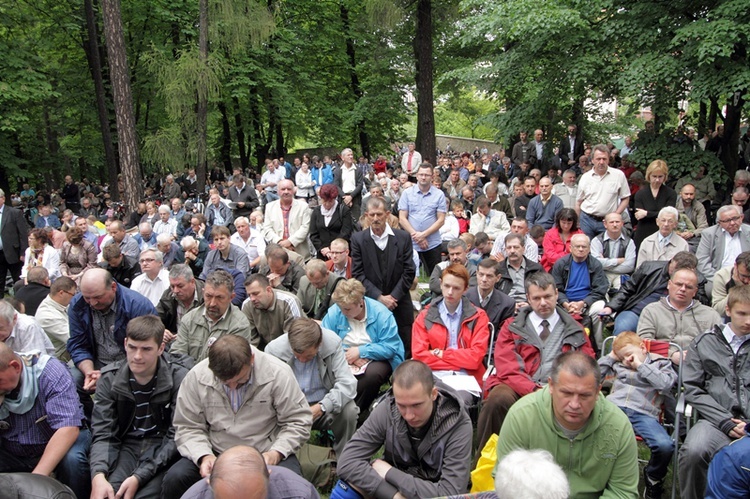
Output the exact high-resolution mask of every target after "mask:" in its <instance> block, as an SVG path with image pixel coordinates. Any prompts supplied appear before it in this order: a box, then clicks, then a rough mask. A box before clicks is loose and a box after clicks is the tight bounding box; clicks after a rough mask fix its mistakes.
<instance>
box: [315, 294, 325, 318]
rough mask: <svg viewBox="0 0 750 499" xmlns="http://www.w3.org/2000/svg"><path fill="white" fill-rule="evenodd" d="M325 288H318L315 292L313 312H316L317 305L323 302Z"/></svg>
mask: <svg viewBox="0 0 750 499" xmlns="http://www.w3.org/2000/svg"><path fill="white" fill-rule="evenodd" d="M325 291H326V290H325V288H323V289H319V290H317V291H316V292H315V303H314V304H313V313H317V311H318V307H320V305H321V304H322V303H323V300H324V299H325Z"/></svg>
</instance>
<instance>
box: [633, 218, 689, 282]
mask: <svg viewBox="0 0 750 499" xmlns="http://www.w3.org/2000/svg"><path fill="white" fill-rule="evenodd" d="M678 217H679V213H677V208H675V207H674V206H665V207H664V208H662V209H661V210H659V216H657V217H656V225H657V226H658V227H659V230H658V231H656V232H654V233H653V234H651V235H650V236H648V237H646V238H645V239H644V240H643V241H641V247H640V248H639V249H638V263H637V266H638V267H640V266H641V265H643V263H644V262H655V261H664V260H671V259H672V257H673V256H675V255H676V254H677V253H679V252H680V251H690V248H689V247H688V243H687V241H685V240H684V239H683V238H681V237H680V236H678V235H677V234H676V233H675V229H676V228H677V218H678Z"/></svg>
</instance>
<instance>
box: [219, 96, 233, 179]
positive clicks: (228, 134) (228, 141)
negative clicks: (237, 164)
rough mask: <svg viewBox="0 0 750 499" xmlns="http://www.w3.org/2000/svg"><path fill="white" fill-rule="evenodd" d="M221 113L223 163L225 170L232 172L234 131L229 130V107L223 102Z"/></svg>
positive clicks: (220, 105)
mask: <svg viewBox="0 0 750 499" xmlns="http://www.w3.org/2000/svg"><path fill="white" fill-rule="evenodd" d="M219 112H220V113H221V162H222V163H223V164H224V169H225V170H227V171H232V130H231V129H230V128H229V115H228V114H227V106H226V104H224V103H223V102H219Z"/></svg>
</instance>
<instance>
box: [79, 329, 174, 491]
mask: <svg viewBox="0 0 750 499" xmlns="http://www.w3.org/2000/svg"><path fill="white" fill-rule="evenodd" d="M126 331H127V332H126V337H125V353H126V355H127V362H125V361H121V362H115V363H114V364H110V365H108V366H107V367H105V368H104V369H102V375H101V378H100V379H99V383H98V388H97V390H96V404H95V405H94V414H93V416H92V420H91V456H90V466H91V499H109V498H111V497H115V493H116V494H117V496H118V497H159V495H160V494H161V482H162V479H163V478H164V474H165V473H166V471H167V469H168V468H169V466H170V465H171V464H172V463H173V462H174V461H175V460H176V458H177V457H178V453H177V446H176V445H175V443H174V427H173V426H172V409H173V408H174V406H175V403H176V401H177V391H178V390H179V388H180V383H181V382H182V379H183V378H184V377H185V375H186V374H187V372H188V369H186V368H185V367H183V366H181V365H178V364H175V363H173V362H170V361H169V360H168V358H167V357H165V356H162V354H163V353H164V343H163V336H164V326H163V325H162V323H161V320H159V318H158V317H157V316H155V315H147V316H144V317H136V318H135V319H133V320H132V321H130V323H129V324H128V327H127V330H126ZM136 494H137V496H136Z"/></svg>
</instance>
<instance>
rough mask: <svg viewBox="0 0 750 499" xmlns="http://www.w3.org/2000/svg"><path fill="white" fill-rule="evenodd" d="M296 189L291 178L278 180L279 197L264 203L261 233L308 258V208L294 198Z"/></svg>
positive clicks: (301, 201)
mask: <svg viewBox="0 0 750 499" xmlns="http://www.w3.org/2000/svg"><path fill="white" fill-rule="evenodd" d="M354 168H355V169H356V167H354ZM296 189H297V188H296V187H295V186H294V183H293V182H292V181H291V180H282V181H280V182H279V199H278V200H276V201H272V202H270V203H268V204H267V205H266V218H265V220H264V221H263V230H262V231H261V233H262V234H263V237H264V239H265V240H266V242H268V243H276V244H278V245H279V246H281V247H282V248H284V249H285V250H287V251H294V252H296V253H298V254H300V255H301V256H302V258H304V259H305V260H309V259H310V249H309V247H308V245H307V236H308V233H309V232H310V208H309V207H308V206H307V203H306V202H305V201H303V200H302V199H295V198H294V193H295V192H296Z"/></svg>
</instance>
